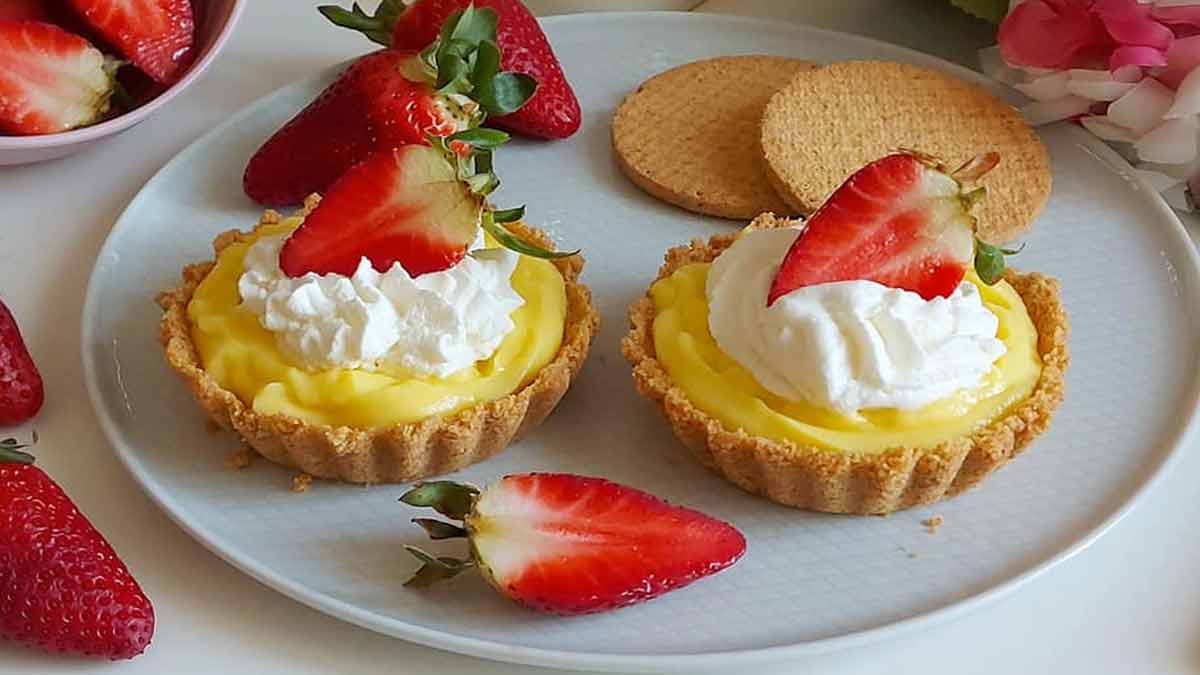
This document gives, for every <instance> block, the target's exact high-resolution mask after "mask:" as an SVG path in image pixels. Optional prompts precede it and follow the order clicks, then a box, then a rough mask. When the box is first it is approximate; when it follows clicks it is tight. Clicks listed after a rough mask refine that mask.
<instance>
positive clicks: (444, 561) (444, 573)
mask: <svg viewBox="0 0 1200 675" xmlns="http://www.w3.org/2000/svg"><path fill="white" fill-rule="evenodd" d="M404 550H406V551H408V552H409V553H411V554H412V555H413V557H415V558H416V559H417V560H420V561H421V563H422V564H421V568H420V569H418V570H417V573H416V574H414V575H413V576H412V577H411V578H410V579H409V580H408V581H406V582H404V585H405V586H410V587H412V588H428V587H429V586H432V585H433V584H434V583H436V582H438V581H442V580H443V579H452V578H454V577H456V576H458V574H459V573H460V572H462V571H463V570H466V569H470V568H472V567H474V566H475V562H474V561H472V560H461V559H459V558H450V557H446V556H440V557H437V558H435V557H433V556H431V555H429V554H428V553H426V552H425V551H422V550H421V549H419V548H417V547H416V546H405V547H404Z"/></svg>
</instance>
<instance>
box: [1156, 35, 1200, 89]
mask: <svg viewBox="0 0 1200 675" xmlns="http://www.w3.org/2000/svg"><path fill="white" fill-rule="evenodd" d="M1196 66H1200V35H1193V36H1191V37H1184V38H1179V39H1177V40H1175V42H1173V43H1172V44H1171V48H1170V49H1168V50H1167V67H1166V68H1164V69H1163V70H1162V72H1160V73H1159V74H1158V76H1157V77H1158V79H1159V80H1160V81H1162V83H1163V84H1165V85H1167V86H1168V87H1172V88H1175V87H1178V86H1179V83H1180V82H1183V78H1185V77H1187V74H1188V73H1190V72H1192V71H1193V70H1195V69H1196Z"/></svg>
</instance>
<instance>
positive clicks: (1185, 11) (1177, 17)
mask: <svg viewBox="0 0 1200 675" xmlns="http://www.w3.org/2000/svg"><path fill="white" fill-rule="evenodd" d="M1150 16H1151V17H1153V18H1154V19H1155V20H1156V21H1158V22H1160V23H1165V24H1168V25H1171V26H1193V27H1197V28H1200V6H1198V5H1195V4H1191V5H1175V6H1172V5H1163V4H1158V5H1155V6H1154V7H1153V8H1152V9H1151V10H1150Z"/></svg>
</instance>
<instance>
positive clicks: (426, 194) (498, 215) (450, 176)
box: [279, 129, 578, 277]
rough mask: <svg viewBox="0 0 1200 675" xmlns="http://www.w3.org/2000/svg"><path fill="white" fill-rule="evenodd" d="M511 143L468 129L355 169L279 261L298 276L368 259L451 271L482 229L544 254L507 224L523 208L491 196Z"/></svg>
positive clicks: (342, 270)
mask: <svg viewBox="0 0 1200 675" xmlns="http://www.w3.org/2000/svg"><path fill="white" fill-rule="evenodd" d="M506 142H508V134H506V133H504V132H503V131H496V130H494V129H468V130H466V131H461V132H459V133H457V134H454V135H453V136H449V137H447V138H436V139H434V145H432V146H430V145H403V146H400V147H399V148H393V149H391V150H384V151H382V152H378V153H376V154H374V155H372V156H370V157H368V158H367V159H365V160H363V161H362V162H359V163H358V164H356V165H354V166H353V167H351V168H350V170H349V171H347V172H346V173H345V175H343V176H342V177H341V178H339V179H338V180H337V181H336V182H335V183H334V184H333V186H331V187H330V188H329V192H328V193H327V194H326V195H325V196H324V197H323V198H322V199H321V203H320V204H319V205H318V206H317V208H315V209H313V211H312V213H310V214H309V215H308V217H307V218H305V219H304V223H303V224H302V225H301V226H300V227H299V228H297V229H296V231H295V232H293V233H292V236H291V237H289V238H288V240H287V241H286V242H284V245H283V249H282V250H281V251H280V252H279V266H280V269H282V270H283V272H284V273H285V274H287V275H288V276H292V277H298V276H302V275H304V274H308V273H309V272H314V273H316V274H342V275H347V276H349V275H352V274H354V271H355V270H356V269H357V268H358V265H359V263H360V262H361V261H362V259H363V258H366V259H368V260H369V261H370V262H371V266H372V267H374V268H375V269H376V270H378V271H379V272H386V271H388V270H389V269H391V268H392V266H393V265H395V264H396V263H399V264H400V266H401V267H403V268H404V269H405V271H407V272H408V273H409V275H411V276H413V277H416V276H420V275H422V274H425V273H427V272H437V271H439V270H444V269H446V268H448V267H450V266H452V265H454V264H455V263H457V262H458V261H459V260H462V258H463V256H465V255H466V253H467V246H469V245H470V243H471V242H472V241H474V240H475V236H476V235H477V234H478V232H479V228H480V227H483V228H484V229H485V230H487V232H488V234H490V235H492V238H493V239H495V240H496V242H497V243H499V244H500V245H501V246H504V247H506V248H509V249H512V250H514V251H516V252H517V253H521V254H523V255H529V256H534V257H538V258H561V257H565V256H570V255H575V254H576V253H577V252H578V251H550V250H547V249H544V248H542V247H540V246H538V245H536V244H532V243H529V242H527V241H524V240H523V239H521V238H519V237H517V236H516V235H514V234H513V233H512V232H511V231H509V229H508V228H507V227H506V225H505V224H506V223H508V222H511V221H515V220H518V219H519V218H521V216H522V215H524V213H525V208H524V207H517V208H515V209H505V210H503V211H496V210H494V209H492V207H491V206H490V205H487V204H486V202H485V197H487V195H489V194H491V192H492V191H493V190H495V189H496V187H498V186H499V185H500V181H499V179H497V178H496V175H495V174H493V173H492V172H491V166H492V155H491V152H492V149H493V148H495V147H497V146H499V145H501V144H503V143H506Z"/></svg>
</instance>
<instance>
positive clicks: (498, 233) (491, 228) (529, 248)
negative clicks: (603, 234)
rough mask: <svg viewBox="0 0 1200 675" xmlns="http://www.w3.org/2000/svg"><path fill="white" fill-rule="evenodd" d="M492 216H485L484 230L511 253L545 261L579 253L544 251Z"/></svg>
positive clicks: (576, 251) (483, 221)
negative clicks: (514, 252)
mask: <svg viewBox="0 0 1200 675" xmlns="http://www.w3.org/2000/svg"><path fill="white" fill-rule="evenodd" d="M522 208H523V207H522ZM490 215H491V214H484V217H483V220H482V225H483V229H484V230H486V231H487V233H488V234H490V235H492V238H493V239H495V240H496V243H498V244H500V245H501V246H503V247H504V248H506V249H508V250H510V251H516V252H517V253H520V254H521V255H527V256H529V257H531V258H542V259H543V260H554V259H556V258H568V257H570V256H573V255H576V254H578V253H579V251H578V250H575V251H551V250H549V249H544V248H542V247H541V246H538V245H537V244H534V243H531V242H528V241H525V240H524V239H521V238H520V237H518V236H517V235H515V234H513V233H512V232H511V231H509V229H508V228H506V227H504V225H502V224H501V223H497V222H496V221H495V219H494V216H493V217H489V216H490Z"/></svg>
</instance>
